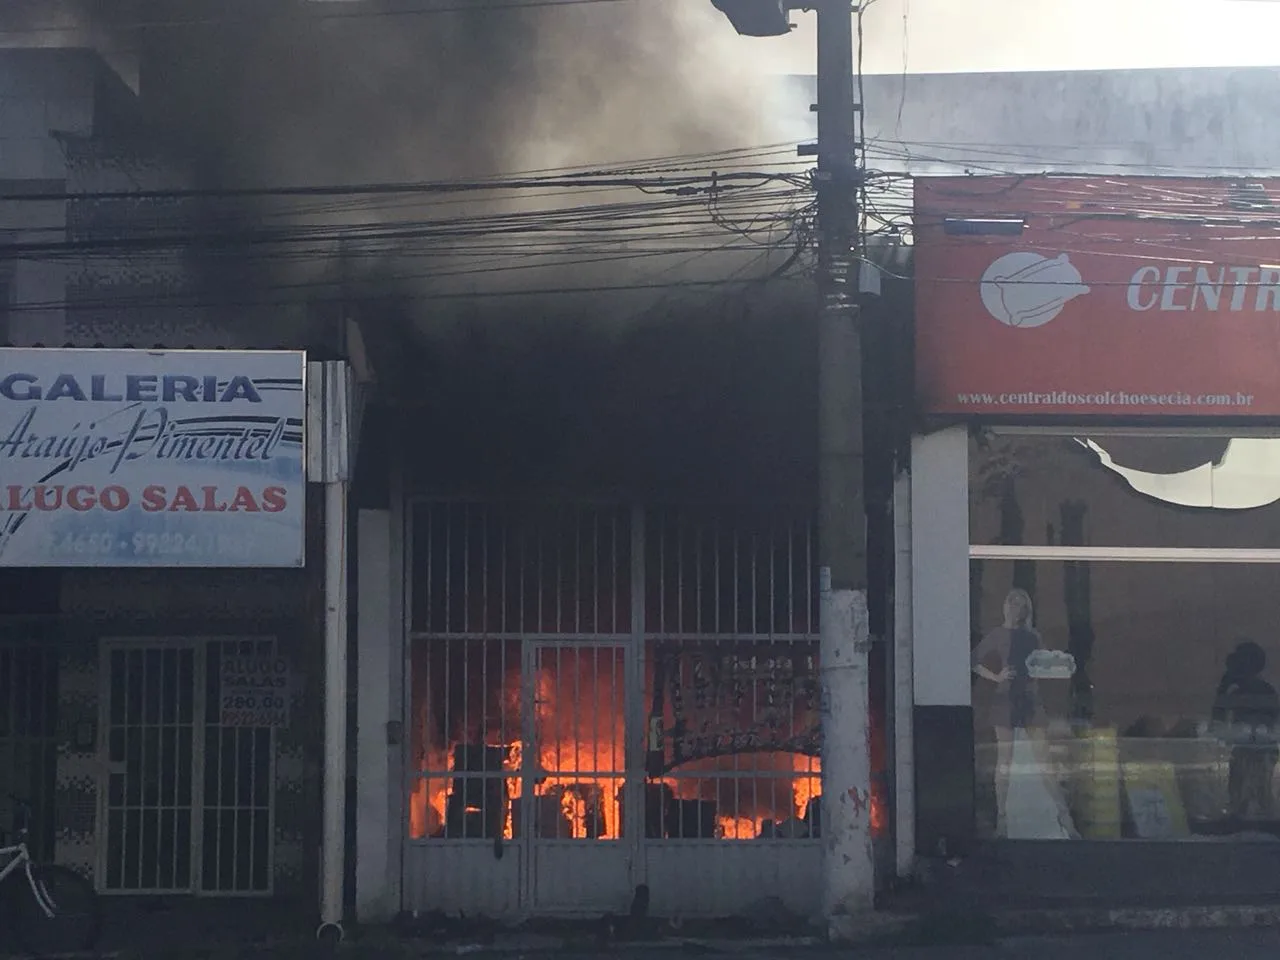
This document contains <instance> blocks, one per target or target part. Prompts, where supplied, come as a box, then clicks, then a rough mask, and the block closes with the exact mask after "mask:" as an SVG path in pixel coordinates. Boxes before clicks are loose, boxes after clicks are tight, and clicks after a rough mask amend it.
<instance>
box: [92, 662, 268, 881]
mask: <svg viewBox="0 0 1280 960" xmlns="http://www.w3.org/2000/svg"><path fill="white" fill-rule="evenodd" d="M100 655H101V667H100V669H101V676H102V677H103V678H104V682H103V684H102V687H101V691H102V699H101V701H100V720H99V726H100V738H99V744H100V750H101V758H102V767H103V774H102V789H101V790H100V791H99V814H98V815H99V827H98V830H99V833H100V835H102V836H104V838H105V842H104V843H101V844H99V845H98V857H99V862H98V864H97V867H96V870H95V876H96V877H98V878H99V880H98V886H99V888H100V889H101V890H102V891H103V892H105V893H132V894H138V893H151V894H173V893H200V894H238V895H246V894H263V895H266V894H270V893H271V892H272V882H273V881H272V878H273V873H274V870H273V856H274V852H273V851H274V846H275V844H274V831H273V826H272V819H273V793H274V781H275V775H274V771H275V743H274V730H273V728H272V726H271V725H269V724H270V718H269V717H265V716H263V717H252V716H246V714H245V712H244V711H241V710H237V709H236V705H235V695H234V694H231V693H227V692H226V691H224V689H223V670H224V661H225V659H226V658H228V657H233V656H234V657H239V658H244V659H245V660H248V661H255V660H263V661H266V660H271V659H273V658H274V656H275V641H274V640H272V639H270V638H258V639H252V640H228V639H221V638H218V639H173V640H170V639H163V640H155V639H146V640H133V639H112V640H106V641H103V643H102V645H101V650H100ZM224 701H229V702H224ZM224 708H225V709H224ZM252 723H261V724H264V725H261V726H253V725H246V724H252Z"/></svg>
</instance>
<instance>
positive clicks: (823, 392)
mask: <svg viewBox="0 0 1280 960" xmlns="http://www.w3.org/2000/svg"><path fill="white" fill-rule="evenodd" d="M810 2H811V3H812V5H813V6H814V7H815V8H816V9H817V13H818V106H817V112H818V231H819V233H818V262H819V267H818V278H819V283H820V284H821V288H820V289H819V296H820V297H821V302H820V306H819V314H818V563H819V566H820V574H819V577H820V582H821V590H822V595H821V606H820V608H819V609H820V618H819V623H818V629H819V632H820V639H821V643H820V648H821V651H820V663H821V670H822V693H823V751H822V840H823V852H824V856H823V871H824V881H825V882H824V884H823V893H824V897H823V915H824V916H825V917H826V919H827V924H828V933H829V935H830V936H831V937H832V938H833V939H845V938H847V937H848V936H850V935H851V934H852V933H853V930H852V927H853V923H854V920H855V918H856V917H857V916H858V915H859V914H862V913H865V912H866V911H868V910H870V909H871V907H872V901H873V897H874V893H875V865H874V861H873V859H872V853H871V740H870V732H871V731H870V729H869V722H870V713H871V703H870V684H869V674H870V666H869V654H870V650H871V637H870V624H869V622H868V619H867V517H866V505H865V500H864V490H863V485H864V483H865V477H864V473H863V454H862V435H863V424H862V418H863V412H862V339H861V330H860V317H859V310H858V277H859V272H860V271H859V260H858V257H857V255H856V251H855V243H856V240H857V238H858V233H859V231H858V209H857V197H858V186H859V184H858V176H859V172H858V166H857V160H856V154H857V149H858V144H857V138H856V135H855V129H856V124H855V116H856V113H857V110H858V109H860V106H861V105H860V104H858V103H857V102H856V101H855V98H854V76H853V10H852V5H851V4H850V2H849V0H810Z"/></svg>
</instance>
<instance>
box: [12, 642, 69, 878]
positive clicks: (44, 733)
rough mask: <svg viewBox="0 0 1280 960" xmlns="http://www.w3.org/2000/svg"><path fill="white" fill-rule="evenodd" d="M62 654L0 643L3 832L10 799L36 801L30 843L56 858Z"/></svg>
mask: <svg viewBox="0 0 1280 960" xmlns="http://www.w3.org/2000/svg"><path fill="white" fill-rule="evenodd" d="M57 720H58V650H57V648H56V647H54V646H51V645H49V644H47V643H42V644H26V643H5V644H0V783H4V784H6V785H7V786H6V788H5V789H4V790H3V791H2V792H0V833H4V832H7V831H8V830H9V827H10V824H11V821H12V816H13V811H12V809H11V808H10V801H9V794H11V793H12V794H15V795H17V796H20V797H23V798H24V799H26V800H29V801H30V802H31V806H32V822H31V824H30V831H31V833H30V837H29V839H28V843H29V844H30V845H31V852H32V854H33V855H35V856H36V857H37V858H41V859H52V857H53V847H54V838H55V827H56V825H55V822H54V802H53V800H54V790H55V786H56V783H57V769H56V768H57V758H58V746H57Z"/></svg>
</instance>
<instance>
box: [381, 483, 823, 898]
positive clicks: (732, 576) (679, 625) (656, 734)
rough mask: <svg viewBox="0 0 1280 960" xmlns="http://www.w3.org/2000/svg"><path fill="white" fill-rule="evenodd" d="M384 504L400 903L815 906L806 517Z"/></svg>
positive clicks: (815, 771)
mask: <svg viewBox="0 0 1280 960" xmlns="http://www.w3.org/2000/svg"><path fill="white" fill-rule="evenodd" d="M408 514H409V520H408V525H407V526H408V528H407V530H406V535H407V547H406V554H407V557H408V563H407V565H408V570H407V574H408V582H407V590H406V593H407V599H408V604H407V614H408V620H409V629H408V636H407V641H408V649H407V651H406V655H407V656H406V660H407V662H406V667H407V670H406V676H407V683H408V687H409V689H408V690H407V693H408V696H407V697H406V715H405V721H406V730H407V731H408V737H407V744H406V747H407V752H408V756H407V757H406V761H407V770H408V773H407V780H406V783H405V790H406V792H407V795H408V803H407V810H408V815H407V823H406V824H405V826H406V845H405V851H404V861H403V863H404V865H403V886H402V890H403V894H402V896H403V907H404V908H405V909H406V910H409V911H436V910H438V911H444V912H449V913H455V912H461V913H467V914H482V915H488V916H507V917H510V916H519V915H529V914H557V915H570V914H589V915H600V914H602V913H614V914H617V913H620V912H625V911H626V910H628V908H629V907H630V905H631V902H632V897H633V895H634V894H635V891H636V888H637V887H638V886H640V885H641V884H645V885H647V886H648V887H649V889H650V891H651V898H652V899H651V908H652V910H653V912H654V913H655V914H656V915H665V916H698V915H702V916H706V915H721V916H723V915H728V914H732V913H734V912H738V911H740V910H742V909H745V908H746V906H747V905H748V904H750V903H753V902H758V901H760V900H761V899H763V898H766V897H771V896H772V897H778V898H780V899H782V900H783V901H785V902H786V903H787V904H788V905H789V906H791V907H792V908H793V909H795V910H797V911H798V912H804V911H806V910H809V909H811V908H812V909H815V910H816V904H817V894H818V878H819V875H820V861H821V850H820V845H819V843H820V842H819V840H818V835H819V830H820V818H819V811H818V809H817V801H818V793H819V779H820V764H819V760H818V756H817V752H818V744H819V723H818V714H819V697H818V694H817V637H816V629H815V626H816V575H815V571H814V569H813V559H814V557H813V533H812V523H811V522H810V521H809V520H808V519H802V520H799V521H794V522H791V521H788V520H786V519H781V520H779V519H778V517H777V515H776V512H774V513H770V512H769V511H758V510H757V511H751V510H741V511H736V512H731V511H720V512H718V513H714V512H710V511H706V510H687V511H681V510H650V511H647V512H642V511H640V510H635V509H632V508H628V507H618V506H600V505H590V504H577V505H558V506H549V505H539V504H527V503H525V504H519V503H517V504H511V503H475V502H464V501H420V502H417V503H412V504H411V505H410V509H409V511H408ZM744 841H749V842H744Z"/></svg>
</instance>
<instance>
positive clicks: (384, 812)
mask: <svg viewBox="0 0 1280 960" xmlns="http://www.w3.org/2000/svg"><path fill="white" fill-rule="evenodd" d="M356 523H357V527H356V598H357V600H356V650H357V655H358V667H357V674H356V675H357V678H358V679H357V684H358V686H357V692H356V698H357V699H356V891H355V893H356V918H357V919H358V920H359V921H360V922H361V923H377V922H380V921H386V920H390V919H392V918H393V917H394V916H395V914H396V913H397V912H398V910H399V904H398V903H397V902H396V899H395V898H394V896H393V894H392V890H391V886H392V885H391V882H390V881H391V879H392V870H393V865H392V858H391V853H392V850H393V842H394V841H395V840H396V839H397V838H398V831H397V830H396V829H395V828H396V824H395V823H394V822H392V820H391V809H390V804H389V803H388V797H389V795H390V794H391V793H392V792H394V791H396V790H398V789H399V787H398V784H395V783H393V782H392V778H391V766H392V764H391V759H392V752H393V751H394V750H396V749H398V748H396V747H394V746H392V745H391V744H390V743H389V741H388V736H387V734H388V729H389V727H388V725H389V724H390V723H391V722H392V721H398V720H399V719H400V716H399V710H398V702H399V700H398V698H395V699H394V700H393V698H392V697H390V696H389V695H388V694H389V693H390V690H391V688H390V680H391V677H392V674H393V671H392V663H391V661H392V656H393V643H392V611H391V584H392V583H393V576H392V569H391V514H390V513H389V512H388V511H386V510H361V511H360V512H359V514H358V515H357V518H356ZM393 711H394V712H393Z"/></svg>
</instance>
